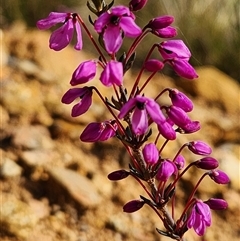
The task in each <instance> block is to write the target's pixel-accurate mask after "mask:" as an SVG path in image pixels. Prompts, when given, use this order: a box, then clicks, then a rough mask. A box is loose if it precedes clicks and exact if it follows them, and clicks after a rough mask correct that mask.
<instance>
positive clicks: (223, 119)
mask: <svg viewBox="0 0 240 241" xmlns="http://www.w3.org/2000/svg"><path fill="white" fill-rule="evenodd" d="M1 38H2V43H3V47H2V61H1V62H2V63H1V99H0V109H1V126H0V128H1V134H0V138H1V149H0V152H1V163H0V184H1V185H0V189H1V200H0V202H1V204H0V205H1V208H0V217H1V225H0V229H1V232H0V238H1V240H3V241H7V240H11V241H38V240H39V241H60V240H64V241H92V240H96V241H106V240H114V241H122V240H128V241H135V240H138V241H160V240H161V241H165V240H169V239H168V238H165V237H162V236H160V235H159V234H157V232H156V231H155V227H158V228H162V226H161V223H160V222H159V220H158V219H157V217H156V216H155V215H154V213H153V212H151V210H149V208H148V207H144V208H143V209H141V210H140V211H139V212H136V213H134V214H126V213H123V212H122V206H123V204H125V203H126V202H127V201H129V200H131V199H136V198H138V197H139V194H143V195H144V192H143V190H141V189H140V188H139V187H138V186H137V185H136V182H135V181H134V180H133V179H131V178H129V179H125V180H123V181H121V182H117V183H115V182H114V183H113V182H110V181H109V180H108V179H107V177H106V176H107V174H108V173H110V172H112V171H114V170H117V169H119V168H120V167H127V163H128V156H127V155H126V154H125V151H124V149H123V148H122V147H121V146H120V145H119V143H118V141H117V140H110V141H108V142H105V143H96V144H84V143H81V142H80V141H79V134H80V133H81V131H82V130H83V128H84V127H85V126H86V124H87V123H89V122H90V121H96V120H104V118H105V116H106V113H105V109H104V108H103V106H102V105H101V103H100V102H99V99H98V98H97V97H94V101H95V104H94V105H93V106H92V107H91V109H90V111H89V112H88V114H86V115H83V116H81V117H80V118H75V119H73V118H71V117H70V110H71V107H70V106H66V105H63V104H61V102H60V99H61V97H62V95H63V94H64V93H65V91H66V90H67V89H68V88H69V80H70V76H71V74H72V72H73V70H74V69H75V68H76V67H77V65H78V64H79V62H80V61H82V60H84V59H86V58H90V57H91V56H90V55H89V56H88V54H87V53H84V52H80V53H76V52H75V51H74V50H73V49H72V48H70V47H69V48H67V49H65V50H64V51H61V52H57V53H56V52H53V51H51V50H50V49H48V46H47V45H48V38H49V33H45V32H40V31H37V30H32V31H29V30H28V31H27V30H26V29H25V27H24V25H21V24H16V25H14V26H12V28H11V29H9V30H8V31H4V32H1ZM197 71H198V74H199V76H200V78H199V80H198V81H194V82H189V81H188V82H187V83H186V81H184V80H177V81H176V80H172V79H170V78H169V77H164V76H162V75H159V76H158V77H156V79H155V81H153V82H152V83H154V84H153V85H152V86H151V87H150V88H149V90H148V92H149V93H151V94H152V95H153V96H154V95H156V93H158V92H159V90H161V89H162V88H163V87H166V86H168V87H175V85H176V84H177V85H178V88H180V89H182V90H184V91H185V92H186V93H188V95H189V96H191V97H192V98H193V100H194V103H195V110H194V111H193V113H192V116H191V117H192V119H195V120H200V121H201V123H202V129H201V131H199V132H198V133H195V134H194V135H191V136H190V135H189V136H180V137H179V139H178V141H176V142H175V144H172V145H170V146H169V147H168V148H167V149H166V151H165V154H166V155H169V156H172V155H173V154H172V153H176V150H177V148H179V147H180V146H181V145H182V144H184V143H185V142H187V141H190V140H193V139H202V140H204V141H206V142H208V143H209V144H210V145H212V146H213V147H214V152H213V156H214V157H215V158H217V159H218V160H219V162H220V168H221V169H223V170H225V171H226V172H227V173H228V175H229V176H230V178H231V183H230V185H228V186H219V185H215V184H214V183H213V182H212V181H211V180H210V179H206V180H205V181H204V182H203V183H202V185H201V186H200V189H199V192H198V195H199V197H201V198H203V199H205V200H206V199H208V198H209V197H212V196H215V197H221V198H224V199H226V200H227V201H228V203H229V208H228V209H227V210H226V211H221V212H213V224H212V227H211V228H209V229H208V231H207V234H206V236H205V237H204V240H206V241H213V240H216V241H218V240H231V241H237V240H239V238H240V220H239V214H240V213H239V211H240V210H239V200H240V195H239V191H240V186H239V162H240V123H239V114H240V112H239V94H240V87H239V84H237V82H236V81H235V80H233V79H231V78H230V77H229V76H226V75H225V74H224V73H222V72H221V71H219V70H217V69H215V68H213V67H209V66H206V67H201V68H198V69H197ZM128 77H129V80H130V79H131V74H128ZM96 85H98V83H97V82H96ZM99 88H100V87H99ZM102 91H103V92H104V91H105V93H106V95H107V94H108V93H107V90H106V89H102ZM191 158H192V156H189V159H190V160H189V161H192V160H191ZM198 177H199V174H198V173H195V172H194V171H193V172H192V173H191V175H190V174H189V175H187V176H186V177H185V178H184V180H183V181H182V183H181V192H180V196H181V200H179V204H178V209H179V210H178V211H179V212H180V211H181V208H182V206H183V203H184V201H185V197H184V193H187V192H188V190H189V188H190V187H192V183H193V182H195V181H196V180H197V178H198ZM186 237H187V240H188V241H193V240H194V241H200V240H201V239H200V238H198V237H197V236H196V235H195V233H193V232H191V231H190V232H189V233H188V235H187V236H186ZM202 240H203V239H202Z"/></svg>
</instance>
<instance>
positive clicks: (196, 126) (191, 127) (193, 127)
mask: <svg viewBox="0 0 240 241" xmlns="http://www.w3.org/2000/svg"><path fill="white" fill-rule="evenodd" d="M181 128H182V129H183V130H184V133H185V134H190V133H194V132H197V131H199V130H200V128H201V126H200V122H199V121H191V122H189V123H188V124H187V125H185V126H183V127H181Z"/></svg>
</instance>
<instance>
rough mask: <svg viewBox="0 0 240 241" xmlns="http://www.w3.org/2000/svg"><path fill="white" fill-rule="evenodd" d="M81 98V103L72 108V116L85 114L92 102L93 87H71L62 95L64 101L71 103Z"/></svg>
mask: <svg viewBox="0 0 240 241" xmlns="http://www.w3.org/2000/svg"><path fill="white" fill-rule="evenodd" d="M77 98H80V101H79V103H77V104H76V105H74V106H73V108H72V117H76V116H79V115H82V114H84V113H85V112H86V111H88V109H89V107H90V106H91V104H92V89H91V88H89V87H83V88H73V89H69V90H68V91H67V92H66V93H65V94H64V95H63V97H62V103H64V104H71V103H72V102H73V101H74V100H75V99H77Z"/></svg>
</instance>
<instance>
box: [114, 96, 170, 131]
mask: <svg viewBox="0 0 240 241" xmlns="http://www.w3.org/2000/svg"><path fill="white" fill-rule="evenodd" d="M132 110H133V114H132V130H133V132H134V133H135V134H136V135H143V134H145V133H146V131H147V129H148V116H149V117H150V118H151V119H152V120H153V122H155V123H157V124H158V123H162V122H165V121H166V118H165V116H164V115H163V113H162V111H161V110H160V107H159V105H158V104H157V103H156V102H155V101H154V100H153V99H151V98H147V97H144V96H140V95H137V96H136V97H135V98H132V99H130V100H129V101H128V102H127V103H126V104H125V105H124V106H123V107H122V108H121V110H120V113H119V115H118V118H119V119H122V118H124V117H125V116H126V115H127V114H128V113H129V112H131V111H132Z"/></svg>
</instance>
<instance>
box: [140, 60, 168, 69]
mask: <svg viewBox="0 0 240 241" xmlns="http://www.w3.org/2000/svg"><path fill="white" fill-rule="evenodd" d="M144 67H145V69H146V70H147V71H150V72H157V71H159V70H162V69H163V67H164V64H163V62H161V61H160V60H158V59H149V60H147V61H146V62H145V63H144Z"/></svg>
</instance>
